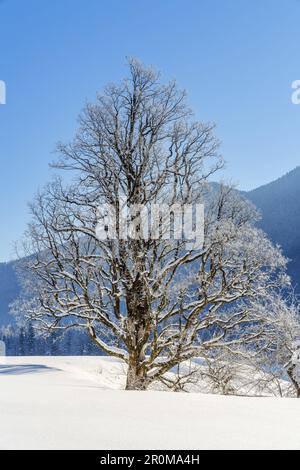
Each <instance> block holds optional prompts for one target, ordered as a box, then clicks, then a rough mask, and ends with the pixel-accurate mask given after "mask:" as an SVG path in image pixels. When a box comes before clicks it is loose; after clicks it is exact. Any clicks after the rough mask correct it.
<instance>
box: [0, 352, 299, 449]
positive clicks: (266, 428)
mask: <svg viewBox="0 0 300 470" xmlns="http://www.w3.org/2000/svg"><path fill="white" fill-rule="evenodd" d="M124 372H125V370H124V366H123V364H122V363H120V362H118V361H115V360H112V359H109V358H101V357H18V358H6V359H5V360H4V361H2V362H1V363H0V449H300V437H299V436H300V400H296V399H290V398H289V399H288V398H284V399H280V398H245V397H223V396H219V395H205V394H200V393H174V392H159V391H149V392H125V391H123V390H121V388H122V387H123V386H124V381H125V376H124Z"/></svg>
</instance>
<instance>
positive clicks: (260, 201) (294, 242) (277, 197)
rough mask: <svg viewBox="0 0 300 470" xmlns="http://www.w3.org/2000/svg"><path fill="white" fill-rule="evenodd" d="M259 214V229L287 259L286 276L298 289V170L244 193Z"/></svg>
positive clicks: (299, 191)
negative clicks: (280, 248) (288, 274)
mask: <svg viewBox="0 0 300 470" xmlns="http://www.w3.org/2000/svg"><path fill="white" fill-rule="evenodd" d="M244 195H245V196H246V197H247V198H248V199H249V200H250V201H252V202H253V203H254V204H255V205H256V207H257V208H258V209H259V210H260V211H261V214H262V220H261V221H260V223H259V225H260V227H261V228H262V229H263V230H264V231H265V232H266V233H267V234H268V236H269V237H270V238H271V240H272V241H273V242H274V243H279V244H280V245H281V246H282V248H283V251H284V254H285V255H286V256H287V257H288V258H290V259H291V262H290V263H289V273H290V275H291V276H292V277H293V283H294V284H298V290H299V288H300V167H297V168H295V169H294V170H293V171H290V172H289V173H287V174H286V175H284V176H282V177H281V178H279V179H278V180H276V181H273V182H272V183H269V184H266V185H264V186H261V187H259V188H257V189H254V190H253V191H249V192H246V193H244Z"/></svg>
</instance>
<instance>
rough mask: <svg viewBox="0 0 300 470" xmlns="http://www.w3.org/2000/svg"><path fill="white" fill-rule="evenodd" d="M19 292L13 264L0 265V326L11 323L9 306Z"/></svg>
mask: <svg viewBox="0 0 300 470" xmlns="http://www.w3.org/2000/svg"><path fill="white" fill-rule="evenodd" d="M19 292H20V287H19V283H18V280H17V276H16V273H15V270H14V263H0V326H3V325H7V324H8V323H13V317H12V316H11V315H10V314H9V304H10V303H11V302H12V301H13V300H15V299H16V298H17V296H18V295H19Z"/></svg>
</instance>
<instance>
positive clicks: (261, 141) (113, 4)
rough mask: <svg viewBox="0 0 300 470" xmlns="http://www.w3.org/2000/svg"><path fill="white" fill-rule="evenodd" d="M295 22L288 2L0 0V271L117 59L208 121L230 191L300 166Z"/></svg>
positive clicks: (120, 68)
mask: <svg viewBox="0 0 300 470" xmlns="http://www.w3.org/2000/svg"><path fill="white" fill-rule="evenodd" d="M299 19H300V1H299V0H226V1H225V0H185V1H183V0H139V1H138V0H127V1H125V0H123V1H122V0H110V1H108V0H102V1H101V0H98V1H97V0H51V1H48V0H26V1H25V0H0V80H4V81H5V82H6V85H7V104H6V105H5V106H3V105H2V106H0V158H1V171H0V213H1V243H0V260H8V259H10V258H12V257H14V242H15V241H18V240H19V239H20V237H21V235H22V232H23V231H24V229H25V226H26V222H27V221H28V219H29V215H28V208H27V203H28V202H29V201H30V200H31V199H32V197H33V195H34V193H35V192H36V190H37V189H38V188H39V187H41V186H43V185H44V184H45V182H46V181H47V180H49V178H50V177H51V170H50V169H49V166H48V163H49V162H50V161H51V160H53V158H54V157H53V150H54V148H55V143H56V142H57V141H59V140H63V141H68V140H69V139H70V138H71V137H72V135H73V133H74V131H75V129H76V118H77V115H78V112H79V111H80V110H81V109H82V107H83V106H84V104H85V102H86V101H87V100H93V99H94V97H95V93H96V91H97V90H101V88H102V87H103V86H104V85H105V84H106V83H107V82H110V81H115V80H118V79H120V78H121V77H122V76H124V74H126V68H125V57H126V56H128V55H129V56H135V57H137V58H139V59H141V60H142V61H143V62H145V63H147V64H153V65H155V66H156V67H157V68H158V69H160V70H161V71H162V72H163V78H164V79H166V80H167V79H172V78H176V79H177V81H178V83H179V85H180V87H183V88H186V89H187V91H188V93H189V101H190V104H191V106H192V107H193V109H194V110H195V112H196V115H197V117H198V118H199V119H203V120H210V121H215V122H216V124H217V131H216V132H217V136H218V137H219V138H220V139H221V141H222V148H221V150H222V154H223V155H224V158H225V159H226V161H227V166H226V170H225V177H226V178H230V179H231V180H233V181H234V182H237V183H239V186H240V188H242V189H251V188H254V187H256V186H259V185H261V184H264V183H266V182H269V181H271V180H273V179H275V178H277V177H279V176H281V175H282V174H283V173H285V172H287V171H289V170H291V169H292V168H294V167H295V166H297V165H299V164H300V106H295V105H293V104H292V103H291V98H290V97H291V83H292V81H293V80H296V79H300V54H299V45H300V28H299Z"/></svg>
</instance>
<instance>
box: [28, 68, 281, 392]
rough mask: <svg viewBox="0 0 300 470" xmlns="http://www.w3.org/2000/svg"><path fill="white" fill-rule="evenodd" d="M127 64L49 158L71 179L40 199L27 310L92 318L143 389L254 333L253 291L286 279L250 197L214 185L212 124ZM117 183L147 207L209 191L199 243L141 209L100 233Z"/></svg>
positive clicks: (259, 328)
mask: <svg viewBox="0 0 300 470" xmlns="http://www.w3.org/2000/svg"><path fill="white" fill-rule="evenodd" d="M129 72H130V73H129V77H128V78H127V79H126V80H124V81H123V82H121V83H120V84H118V85H110V86H109V87H107V88H106V89H105V92H104V93H103V94H101V95H99V96H98V98H97V101H96V102H95V103H94V104H89V105H87V106H86V108H85V109H84V111H83V112H82V114H81V116H80V126H79V130H78V132H77V134H76V136H75V138H74V141H73V142H72V143H70V144H68V145H63V144H61V145H59V153H60V157H59V159H58V161H57V162H56V163H55V166H56V168H59V169H60V170H68V171H70V172H71V173H72V177H73V180H71V178H68V181H69V183H68V184H66V183H63V181H62V180H61V179H57V180H55V181H54V182H53V183H52V184H49V186H48V187H47V188H46V189H45V191H44V192H43V193H41V194H39V195H38V196H37V198H36V201H35V202H34V204H33V205H32V213H33V220H32V223H31V225H30V227H29V230H28V240H29V242H28V246H27V249H28V254H31V255H32V256H30V257H29V258H27V268H28V269H29V270H30V273H31V274H30V281H31V282H30V283H29V284H30V288H29V289H30V297H31V300H30V301H29V302H28V305H27V307H26V311H27V312H28V314H29V317H30V318H31V320H35V322H38V324H39V325H40V327H41V328H45V329H50V330H51V329H65V328H71V327H77V328H84V329H85V330H86V331H87V332H88V333H89V335H90V337H91V339H92V340H93V341H94V342H95V344H97V345H98V346H99V348H101V349H102V350H103V351H104V352H105V353H107V354H109V355H111V356H114V357H117V358H120V359H122V360H124V361H125V362H126V364H127V365H128V373H127V386H126V387H127V389H141V390H142V389H145V388H147V387H148V386H149V384H151V382H153V381H156V380H160V379H161V377H162V376H163V375H164V374H165V373H166V372H167V371H169V370H170V369H171V368H172V367H174V366H176V365H178V364H179V363H181V362H182V361H185V360H187V359H190V358H192V357H195V356H198V355H201V353H203V352H207V351H208V350H210V349H211V348H214V347H217V348H220V347H226V348H227V349H228V350H234V349H235V347H237V346H238V345H239V344H241V343H243V344H250V343H251V342H253V341H256V342H258V341H260V338H261V337H262V332H263V328H264V326H263V320H262V318H261V317H260V315H259V313H257V312H255V311H253V309H251V308H249V309H248V307H247V302H248V301H249V300H250V299H251V298H253V297H255V298H259V297H263V296H264V295H265V293H266V292H268V291H269V289H271V288H274V287H276V286H277V285H278V284H280V283H281V282H282V278H281V277H280V273H281V272H282V271H283V270H284V266H285V260H284V259H283V257H282V255H281V253H280V252H279V250H278V249H277V248H274V247H273V246H272V244H271V243H270V242H269V241H268V240H267V239H266V237H265V235H264V234H263V233H262V232H260V231H258V230H257V229H256V228H255V227H254V225H253V221H254V219H255V217H256V214H255V211H254V209H253V208H252V207H251V206H250V205H249V204H248V203H247V202H246V201H244V200H243V199H241V198H240V197H239V196H238V195H237V194H236V192H235V191H233V190H232V189H230V188H228V187H223V186H221V187H220V188H219V189H218V188H215V187H214V186H213V189H212V190H209V186H208V185H207V179H208V177H209V176H211V175H212V174H213V173H214V172H216V171H217V170H218V169H219V168H221V166H222V160H221V158H220V156H219V153H218V141H217V140H216V139H215V137H214V135H213V127H214V126H213V125H212V124H206V123H202V122H196V121H194V120H193V115H192V113H191V111H190V109H189V108H188V106H187V104H186V98H185V94H184V93H183V92H180V91H179V90H178V89H177V87H176V85H175V83H169V84H167V85H163V84H161V82H160V78H159V76H158V75H157V74H156V72H155V71H153V70H152V69H149V68H146V67H144V66H143V65H141V64H140V63H139V62H137V61H135V60H130V61H129ZM70 181H72V182H71V183H70ZM120 193H121V194H126V196H127V200H128V201H127V202H128V205H130V206H132V205H139V207H141V206H142V205H143V206H144V207H145V206H146V207H149V206H150V205H153V204H156V205H160V206H161V205H162V204H163V205H164V207H165V206H167V207H169V208H170V207H174V204H175V205H176V204H177V205H180V206H182V205H191V204H197V203H203V202H204V201H205V204H206V210H205V223H204V235H205V236H204V244H203V246H200V245H197V244H195V245H192V244H186V240H184V239H183V238H182V239H180V237H179V238H178V239H175V237H169V239H168V238H167V237H165V236H163V233H161V232H160V236H156V237H155V236H154V237H151V236H148V237H145V236H142V235H141V234H142V232H143V230H144V228H145V227H143V226H142V224H143V223H145V218H144V219H142V218H141V213H140V212H138V213H137V215H138V217H137V218H136V219H135V222H136V220H137V221H138V223H136V225H135V229H134V230H133V231H134V235H133V236H131V237H130V236H129V238H125V237H123V236H122V235H123V234H122V229H123V227H122V225H121V224H118V223H117V224H116V227H115V230H116V234H117V236H116V237H112V238H110V237H107V239H102V238H101V237H99V236H98V235H97V227H98V226H99V219H100V220H102V219H101V217H102V215H103V213H102V212H101V210H100V211H99V207H100V208H101V207H104V205H105V204H109V205H110V207H113V208H114V209H115V210H116V211H118V209H120V205H121V203H120ZM173 217H174V213H173ZM162 218H163V216H162ZM171 219H172V217H171ZM159 220H160V223H159V227H160V229H161V228H162V225H163V224H162V222H164V220H162V219H159ZM172 220H174V219H172ZM131 222H134V221H132V220H131ZM170 224H171V225H172V223H171V222H170ZM106 229H107V230H108V228H107V227H106ZM107 233H108V232H107Z"/></svg>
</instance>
